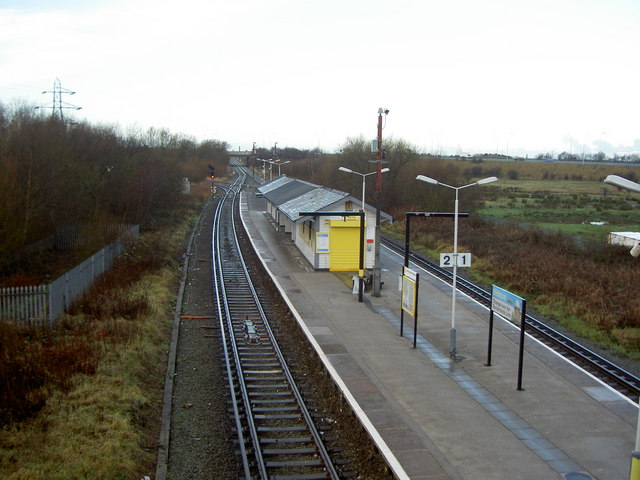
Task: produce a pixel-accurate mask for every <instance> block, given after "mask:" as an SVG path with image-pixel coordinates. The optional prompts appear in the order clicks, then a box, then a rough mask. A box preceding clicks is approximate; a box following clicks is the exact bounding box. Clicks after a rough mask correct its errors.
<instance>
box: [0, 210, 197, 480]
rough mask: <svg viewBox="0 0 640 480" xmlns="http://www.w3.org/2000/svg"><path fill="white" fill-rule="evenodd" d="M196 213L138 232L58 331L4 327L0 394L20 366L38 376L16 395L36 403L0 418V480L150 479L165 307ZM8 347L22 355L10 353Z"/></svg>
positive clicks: (165, 326)
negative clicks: (2, 420)
mask: <svg viewBox="0 0 640 480" xmlns="http://www.w3.org/2000/svg"><path fill="white" fill-rule="evenodd" d="M195 208H196V205H195V204H193V205H192V206H191V209H190V210H181V211H180V212H179V214H180V215H178V216H177V217H174V218H167V219H166V224H165V227H166V229H164V230H163V231H162V232H158V233H150V234H148V235H147V234H145V235H143V237H142V238H141V242H139V244H138V245H137V246H136V248H135V249H133V250H132V251H131V252H130V254H129V255H128V256H127V257H126V259H125V260H124V261H123V262H120V263H119V265H118V266H116V268H115V269H114V270H113V271H112V272H111V273H110V274H108V275H106V276H105V277H104V278H103V281H102V282H101V283H100V284H99V285H97V286H96V288H94V289H93V290H92V292H91V293H90V294H88V295H87V296H86V298H85V300H84V301H83V303H80V304H78V305H77V306H76V307H75V309H74V312H73V313H72V314H69V315H67V316H65V318H64V319H63V320H62V321H60V322H59V325H58V326H57V327H56V328H55V329H54V330H48V331H26V330H19V329H15V328H14V327H8V328H2V329H0V332H2V333H0V335H2V336H0V338H1V339H2V352H3V353H5V352H6V358H11V359H13V361H14V364H13V368H5V370H4V371H2V370H0V382H2V383H1V384H0V391H2V392H7V391H10V390H11V391H13V392H14V394H15V393H16V390H15V389H14V388H13V387H15V386H16V383H15V382H16V379H18V378H20V376H21V375H22V374H23V373H25V372H22V371H21V368H24V367H26V366H29V367H31V368H32V369H34V370H41V371H43V372H44V374H42V375H40V376H38V377H36V376H33V375H31V371H30V370H28V371H27V372H26V373H27V374H26V375H22V376H23V379H22V382H23V383H24V382H26V383H28V380H30V379H33V378H38V379H39V380H38V381H37V382H33V380H31V381H32V385H25V390H24V392H23V393H22V394H21V395H22V398H28V397H29V395H31V396H32V397H33V401H32V402H31V408H30V410H29V411H22V412H21V411H19V409H15V408H14V411H13V413H12V414H11V415H8V416H7V417H6V418H5V420H6V421H5V426H4V427H3V429H2V431H1V435H0V478H3V479H16V480H17V479H29V480H32V479H35V480H38V479H43V480H44V479H47V480H49V479H60V480H62V479H85V478H86V479H136V478H141V477H142V476H144V475H153V472H154V470H155V456H156V448H155V442H156V441H157V435H158V431H159V430H158V429H159V426H158V424H157V422H158V418H159V412H160V410H161V407H162V405H161V398H162V387H163V372H164V369H165V367H166V350H167V345H168V339H169V336H170V324H171V313H170V311H169V309H170V307H171V306H172V301H171V298H172V296H173V295H174V291H175V286H176V280H177V273H178V269H177V268H176V266H177V260H178V259H179V253H180V252H181V251H182V249H183V244H184V239H185V238H186V236H187V234H188V232H189V231H190V229H191V219H192V218H193V216H194V214H195V213H196V210H194V209H195ZM197 208H199V206H197ZM6 339H10V341H9V342H6V341H5V340H6ZM7 345H11V346H12V347H11V348H13V351H14V353H15V351H19V352H20V351H22V352H23V354H22V356H20V355H12V354H11V353H10V352H9V350H8V349H7ZM21 349H22V350H21ZM6 358H5V359H6ZM2 363H3V364H4V365H3V366H4V367H7V365H8V364H5V362H2ZM3 373H4V374H5V375H4V376H2V374H3ZM28 387H30V388H31V389H29V388H28ZM14 396H15V397H16V399H17V398H20V397H18V396H17V395H14ZM18 403H19V402H18ZM5 413H6V411H5Z"/></svg>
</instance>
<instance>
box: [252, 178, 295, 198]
mask: <svg viewBox="0 0 640 480" xmlns="http://www.w3.org/2000/svg"><path fill="white" fill-rule="evenodd" d="M295 180H296V179H295V178H289V177H287V176H284V175H283V176H282V177H278V178H276V179H274V180H271V181H270V182H267V183H265V184H263V185H260V186H259V187H258V188H256V190H257V191H259V192H260V193H262V194H266V193H268V192H270V191H271V190H275V189H277V188H280V187H281V186H283V185H286V184H287V183H289V182H294V181H295Z"/></svg>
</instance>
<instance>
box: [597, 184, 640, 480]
mask: <svg viewBox="0 0 640 480" xmlns="http://www.w3.org/2000/svg"><path fill="white" fill-rule="evenodd" d="M604 183H608V184H609V185H613V186H615V187H618V188H624V189H625V190H629V191H630V192H636V193H640V184H638V183H636V182H632V181H631V180H627V179H626V178H623V177H619V176H618V175H607V178H605V179H604ZM629 253H630V254H631V255H632V256H634V257H637V256H638V255H640V242H636V244H635V245H634V246H633V248H632V249H631V251H630V252H629ZM638 439H639V441H640V436H639V437H638ZM639 447H640V445H639ZM638 471H639V475H640V469H639V470H638Z"/></svg>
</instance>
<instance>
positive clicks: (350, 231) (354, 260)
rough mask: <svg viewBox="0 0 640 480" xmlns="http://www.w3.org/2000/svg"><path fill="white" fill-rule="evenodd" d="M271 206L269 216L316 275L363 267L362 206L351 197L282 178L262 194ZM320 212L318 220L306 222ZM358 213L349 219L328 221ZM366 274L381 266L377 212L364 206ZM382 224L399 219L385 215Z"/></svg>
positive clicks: (266, 186) (261, 190)
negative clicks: (377, 248) (378, 262)
mask: <svg viewBox="0 0 640 480" xmlns="http://www.w3.org/2000/svg"><path fill="white" fill-rule="evenodd" d="M256 195H257V196H264V198H265V199H266V201H267V210H266V213H267V215H269V216H270V218H271V220H272V222H273V224H274V225H275V226H276V228H278V229H279V230H280V231H283V232H285V233H287V234H289V235H290V236H291V241H292V242H293V243H294V244H295V246H296V247H297V248H298V249H299V250H300V251H301V252H302V254H303V255H304V256H305V257H306V258H307V260H309V262H310V263H311V265H312V266H313V268H314V269H316V270H330V271H333V272H353V271H357V270H358V267H359V261H360V249H359V244H360V216H359V215H357V214H358V213H359V211H360V209H361V208H362V200H361V199H357V198H355V197H353V196H351V195H350V194H348V193H346V192H342V191H340V190H335V189H332V188H327V187H323V186H319V185H314V184H313V183H309V182H305V181H302V180H298V179H295V178H290V177H287V176H284V175H283V176H280V177H278V178H276V179H275V180H272V181H270V182H267V183H265V184H263V185H261V186H260V187H258V188H257V189H256ZM312 212H316V213H318V215H305V216H301V215H300V213H307V214H308V213H312ZM331 212H342V213H345V212H353V213H354V215H353V216H348V215H326V214H327V213H331ZM364 212H365V240H364V252H365V255H364V268H365V270H366V269H371V268H373V266H374V260H375V244H374V242H375V225H376V209H375V207H372V206H370V205H367V204H365V205H364ZM380 222H381V223H393V217H391V216H390V215H388V214H386V213H384V212H380Z"/></svg>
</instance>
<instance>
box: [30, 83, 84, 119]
mask: <svg viewBox="0 0 640 480" xmlns="http://www.w3.org/2000/svg"><path fill="white" fill-rule="evenodd" d="M42 93H52V94H53V103H52V104H51V105H49V106H46V107H36V108H49V109H51V114H52V115H53V116H54V117H58V118H59V119H60V121H61V122H64V114H63V113H62V112H63V110H65V109H71V110H81V109H82V107H78V106H77V105H73V104H71V103H67V102H63V101H62V95H63V94H65V95H75V93H76V92H74V91H72V90H69V89H67V88H62V85H61V84H60V79H59V78H56V81H55V82H53V90H44V91H43V92H42Z"/></svg>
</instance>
